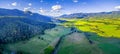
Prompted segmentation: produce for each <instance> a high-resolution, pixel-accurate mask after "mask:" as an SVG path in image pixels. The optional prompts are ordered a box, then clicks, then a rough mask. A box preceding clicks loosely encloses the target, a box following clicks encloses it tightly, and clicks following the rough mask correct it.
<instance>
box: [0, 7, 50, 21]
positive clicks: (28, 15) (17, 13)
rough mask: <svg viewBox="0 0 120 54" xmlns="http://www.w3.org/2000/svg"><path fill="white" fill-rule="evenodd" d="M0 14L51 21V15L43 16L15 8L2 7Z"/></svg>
mask: <svg viewBox="0 0 120 54" xmlns="http://www.w3.org/2000/svg"><path fill="white" fill-rule="evenodd" d="M0 16H23V18H29V19H32V20H37V21H41V22H51V17H48V16H43V15H40V14H38V13H32V12H30V11H26V12H24V11H21V10H17V9H2V8H0Z"/></svg>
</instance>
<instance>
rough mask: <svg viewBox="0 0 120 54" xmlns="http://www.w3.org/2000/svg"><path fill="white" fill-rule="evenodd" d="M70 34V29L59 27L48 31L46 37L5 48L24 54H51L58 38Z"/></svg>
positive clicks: (37, 37)
mask: <svg viewBox="0 0 120 54" xmlns="http://www.w3.org/2000/svg"><path fill="white" fill-rule="evenodd" d="M69 32H70V29H69V28H65V27H61V26H58V27H55V28H53V29H49V30H46V31H45V34H44V35H38V36H35V37H33V38H31V39H30V40H26V41H21V42H18V43H14V44H6V45H5V48H6V49H7V50H10V51H15V52H22V53H23V54H24V52H25V53H28V54H44V53H50V51H52V49H53V47H54V44H55V43H53V42H54V41H55V40H56V39H57V38H58V37H60V36H62V35H65V34H67V33H69ZM39 37H40V38H39ZM41 38H42V39H41ZM51 46H52V47H51Z"/></svg>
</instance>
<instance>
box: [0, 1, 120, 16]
mask: <svg viewBox="0 0 120 54" xmlns="http://www.w3.org/2000/svg"><path fill="white" fill-rule="evenodd" d="M0 8H6V9H19V10H22V11H31V12H35V13H39V14H42V15H48V16H60V15H63V14H72V13H94V12H109V11H116V10H120V0H0Z"/></svg>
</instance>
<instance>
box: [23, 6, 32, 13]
mask: <svg viewBox="0 0 120 54" xmlns="http://www.w3.org/2000/svg"><path fill="white" fill-rule="evenodd" d="M30 8H31V7H25V8H24V9H23V11H25V12H26V11H29V10H30Z"/></svg>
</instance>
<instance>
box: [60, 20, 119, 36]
mask: <svg viewBox="0 0 120 54" xmlns="http://www.w3.org/2000/svg"><path fill="white" fill-rule="evenodd" d="M61 20H66V21H67V22H65V23H63V25H64V26H66V27H75V28H77V29H78V30H81V31H84V32H93V33H97V34H98V35H99V36H102V37H114V38H120V18H104V19H103V18H100V19H98V18H89V19H64V18H63V19H61Z"/></svg>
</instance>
